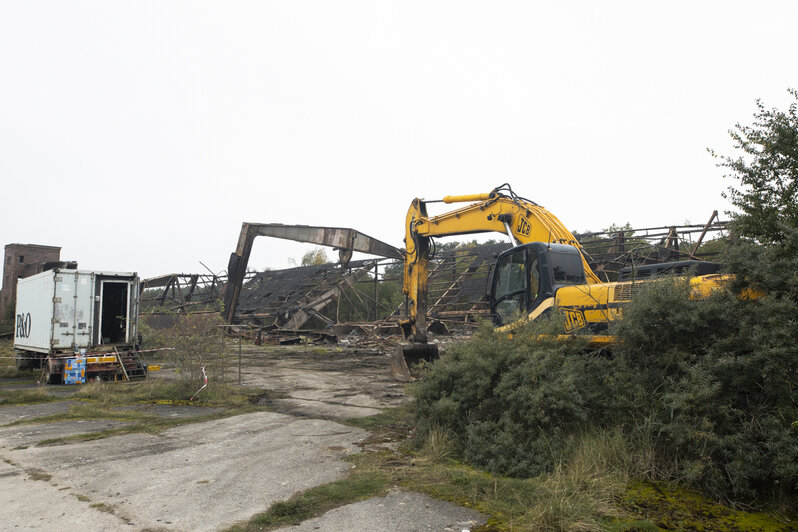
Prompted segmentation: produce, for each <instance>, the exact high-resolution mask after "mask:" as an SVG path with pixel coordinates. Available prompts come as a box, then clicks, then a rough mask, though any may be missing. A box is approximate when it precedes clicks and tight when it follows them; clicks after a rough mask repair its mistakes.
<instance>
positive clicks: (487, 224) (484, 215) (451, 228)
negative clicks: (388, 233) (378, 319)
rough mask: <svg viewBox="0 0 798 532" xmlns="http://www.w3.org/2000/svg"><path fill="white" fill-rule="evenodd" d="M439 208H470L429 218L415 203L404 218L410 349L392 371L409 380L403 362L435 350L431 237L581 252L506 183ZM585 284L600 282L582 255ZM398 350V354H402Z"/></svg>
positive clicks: (550, 218)
mask: <svg viewBox="0 0 798 532" xmlns="http://www.w3.org/2000/svg"><path fill="white" fill-rule="evenodd" d="M440 201H442V202H443V203H447V204H452V203H469V205H466V206H464V207H462V208H459V209H456V210H453V211H451V212H448V213H445V214H441V215H438V216H434V217H430V216H428V215H427V203H431V202H425V201H424V200H422V199H419V198H416V199H414V200H413V202H412V203H411V205H410V208H409V209H408V211H407V217H406V219H405V246H406V253H405V256H404V274H403V292H404V294H405V296H406V298H407V305H408V317H407V319H405V320H403V321H401V322H400V325H401V326H402V331H403V333H404V336H405V339H406V340H407V341H408V342H410V344H409V345H405V346H400V348H398V349H397V352H396V354H395V355H394V362H393V363H392V372H393V374H394V376H396V377H397V378H404V379H405V380H406V379H408V378H409V372H408V371H407V362H408V361H410V362H412V361H416V360H420V359H431V358H434V357H435V356H437V348H436V347H435V346H434V345H432V344H428V343H427V322H426V317H427V316H426V310H427V309H426V300H427V279H428V276H429V261H430V250H431V248H432V238H434V237H442V236H455V235H464V234H475V233H485V232H495V233H504V234H506V235H508V236H510V237H511V239H512V240H513V243H514V245H518V244H526V243H529V242H546V243H551V244H567V245H571V246H573V247H575V248H577V249H579V250H580V252H581V251H582V249H581V246H580V244H579V242H578V241H577V240H576V238H575V237H574V235H573V234H572V233H571V232H570V231H569V230H568V229H567V228H566V227H565V226H564V225H563V224H562V222H561V221H560V220H559V219H558V218H557V217H556V216H554V215H553V214H552V213H550V212H549V211H547V210H546V209H544V208H543V207H542V206H540V205H537V204H536V203H534V202H532V201H529V200H526V199H524V198H521V197H518V196H517V195H515V193H513V191H512V189H510V187H509V185H507V184H505V185H502V186H501V187H497V188H495V189H494V190H492V191H491V192H489V193H487V194H474V195H467V196H446V197H445V198H443V200H440ZM581 256H582V263H583V267H584V271H585V281H586V282H587V283H588V284H595V283H600V282H601V280H600V279H599V278H598V276H596V274H595V273H594V272H593V270H592V269H591V268H590V266H589V265H588V263H587V260H586V258H585V255H584V253H581ZM400 351H401V353H400Z"/></svg>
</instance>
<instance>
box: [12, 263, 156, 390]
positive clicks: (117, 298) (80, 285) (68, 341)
mask: <svg viewBox="0 0 798 532" xmlns="http://www.w3.org/2000/svg"><path fill="white" fill-rule="evenodd" d="M138 315H139V279H138V276H137V275H136V274H135V273H121V272H103V271H86V270H67V269H55V270H49V271H45V272H42V273H40V274H37V275H33V276H31V277H26V278H24V279H20V280H19V281H17V306H16V327H15V330H14V349H15V350H16V353H17V364H18V366H19V367H20V368H42V369H43V373H44V378H45V380H46V382H48V383H57V382H61V380H62V378H63V374H64V367H65V364H66V362H68V361H69V360H70V359H73V358H75V356H76V355H78V356H82V357H85V359H86V376H87V377H88V378H104V379H111V378H112V379H119V378H122V379H123V380H129V379H130V378H133V377H142V376H146V367H145V366H144V365H143V363H142V362H141V360H140V359H139V357H138V355H137V353H136V352H137V344H138V341H137V335H138V330H137V329H138Z"/></svg>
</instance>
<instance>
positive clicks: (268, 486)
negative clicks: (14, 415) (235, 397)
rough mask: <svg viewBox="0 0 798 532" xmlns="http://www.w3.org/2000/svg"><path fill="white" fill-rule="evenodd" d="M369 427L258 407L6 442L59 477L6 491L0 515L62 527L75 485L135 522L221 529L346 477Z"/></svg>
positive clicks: (7, 520) (7, 454) (25, 461)
mask: <svg viewBox="0 0 798 532" xmlns="http://www.w3.org/2000/svg"><path fill="white" fill-rule="evenodd" d="M366 436H367V433H366V432H365V431H363V430H360V429H356V428H352V427H346V426H343V425H340V424H337V423H333V422H331V421H325V420H317V419H298V418H294V417H290V416H285V415H281V414H276V413H271V412H258V413H252V414H244V415H239V416H233V417H229V418H224V419H219V420H213V421H207V422H202V423H193V424H189V425H182V426H177V427H174V428H172V429H169V430H166V431H164V432H163V433H160V434H156V435H153V434H127V435H123V436H116V437H111V438H106V439H102V440H95V441H89V442H81V443H75V444H68V445H60V446H56V447H35V448H27V449H19V450H10V451H6V450H3V451H2V457H1V458H3V459H5V460H7V461H8V462H11V463H13V464H16V466H15V467H16V468H17V469H18V470H20V475H22V471H28V470H41V471H44V472H46V473H47V474H48V475H51V480H50V482H48V483H46V484H45V483H43V482H25V483H23V484H20V485H19V487H20V488H21V489H22V488H24V489H27V490H28V491H27V492H24V491H23V492H20V493H16V494H15V495H14V504H9V502H10V501H9V499H8V498H7V497H10V494H9V493H6V495H5V496H3V497H2V499H0V522H2V523H3V524H4V527H7V528H13V527H15V526H19V527H28V526H30V525H32V524H35V526H36V528H39V529H42V530H63V529H64V528H63V527H64V521H63V520H62V515H66V514H69V512H70V511H71V510H69V509H68V508H71V507H72V506H73V505H74V502H75V499H74V496H72V495H69V493H68V492H70V491H71V492H75V493H80V494H82V495H83V496H84V497H86V498H87V499H88V500H90V501H92V502H93V503H95V504H103V505H105V507H106V508H107V509H109V510H111V511H113V512H114V515H115V516H117V518H118V519H122V520H123V521H125V522H126V523H129V524H128V525H127V526H126V527H125V528H126V529H129V530H142V529H152V528H163V529H166V530H191V531H194V530H218V529H220V528H222V527H225V526H229V525H232V524H233V523H235V522H237V521H241V520H246V519H249V518H250V517H251V516H252V515H254V514H256V513H259V512H262V511H264V510H265V509H266V508H268V507H269V506H270V505H271V504H272V503H274V502H277V501H280V500H284V499H287V498H289V497H290V496H291V495H292V494H293V493H295V492H297V491H303V490H306V489H309V488H311V487H314V486H317V485H320V484H326V483H328V482H332V481H334V480H336V479H338V478H340V477H341V476H342V475H344V474H346V472H347V471H348V469H349V464H347V463H346V462H344V461H343V460H341V458H342V457H343V456H345V455H346V454H349V453H352V452H357V451H358V449H357V447H356V446H355V443H357V442H359V441H360V440H362V439H363V438H365V437H366ZM6 437H7V436H5V435H2V434H0V444H2V445H7V443H6V440H5V438H6ZM46 486H49V487H46ZM55 486H57V489H56V490H55V492H53V490H52V489H50V487H55ZM66 487H68V488H69V489H68V490H64V491H63V492H62V491H58V489H59V488H66ZM25 493H27V495H26V494H25ZM44 496H47V497H48V498H49V499H50V500H51V504H52V508H50V509H49V510H46V509H42V508H41V507H40V504H39V502H38V501H39V500H40V498H41V497H44ZM31 515H37V516H38V517H37V519H38V521H35V520H34V521H32V519H31ZM107 529H108V527H107V526H106V523H103V522H98V523H97V525H96V526H95V525H94V524H93V523H88V524H87V525H86V526H85V527H82V530H83V531H84V532H88V531H91V530H107Z"/></svg>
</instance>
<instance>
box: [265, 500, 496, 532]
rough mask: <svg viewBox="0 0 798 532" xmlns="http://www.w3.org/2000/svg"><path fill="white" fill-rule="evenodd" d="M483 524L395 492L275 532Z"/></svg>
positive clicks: (463, 511) (414, 531)
mask: <svg viewBox="0 0 798 532" xmlns="http://www.w3.org/2000/svg"><path fill="white" fill-rule="evenodd" d="M484 523H485V517H483V516H482V515H480V514H479V513H478V512H476V511H474V510H471V509H468V508H463V507H462V506H457V505H455V504H451V503H448V502H444V501H439V500H436V499H433V498H432V497H429V496H427V495H424V494H421V493H412V492H401V491H395V492H391V493H389V494H388V495H387V496H385V497H374V498H372V499H368V500H366V501H361V502H358V503H354V504H348V505H346V506H342V507H340V508H336V509H334V510H330V511H329V512H327V513H325V514H324V515H322V516H320V517H316V518H314V519H308V520H307V521H304V522H302V523H300V524H299V525H296V526H291V527H285V528H280V529H278V532H315V531H317V530H369V531H370V532H395V531H397V530H402V531H404V532H427V531H430V530H434V531H455V532H461V531H464V530H471V528H473V527H475V526H478V525H482V524H484Z"/></svg>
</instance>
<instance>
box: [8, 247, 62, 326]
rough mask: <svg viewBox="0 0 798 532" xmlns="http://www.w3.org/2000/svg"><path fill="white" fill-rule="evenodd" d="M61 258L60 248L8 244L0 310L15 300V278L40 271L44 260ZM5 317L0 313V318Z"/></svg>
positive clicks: (52, 260)
mask: <svg viewBox="0 0 798 532" xmlns="http://www.w3.org/2000/svg"><path fill="white" fill-rule="evenodd" d="M59 260H61V248H60V247H55V246H39V245H37V244H8V245H7V246H6V252H5V256H4V257H3V288H2V290H0V312H1V313H3V314H4V313H5V311H6V309H7V308H8V305H9V304H11V305H14V304H15V303H16V300H17V279H20V278H22V277H29V276H31V275H34V274H37V273H39V272H41V271H42V266H43V265H44V263H45V262H55V261H59ZM2 317H5V316H2V315H0V318H2Z"/></svg>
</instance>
